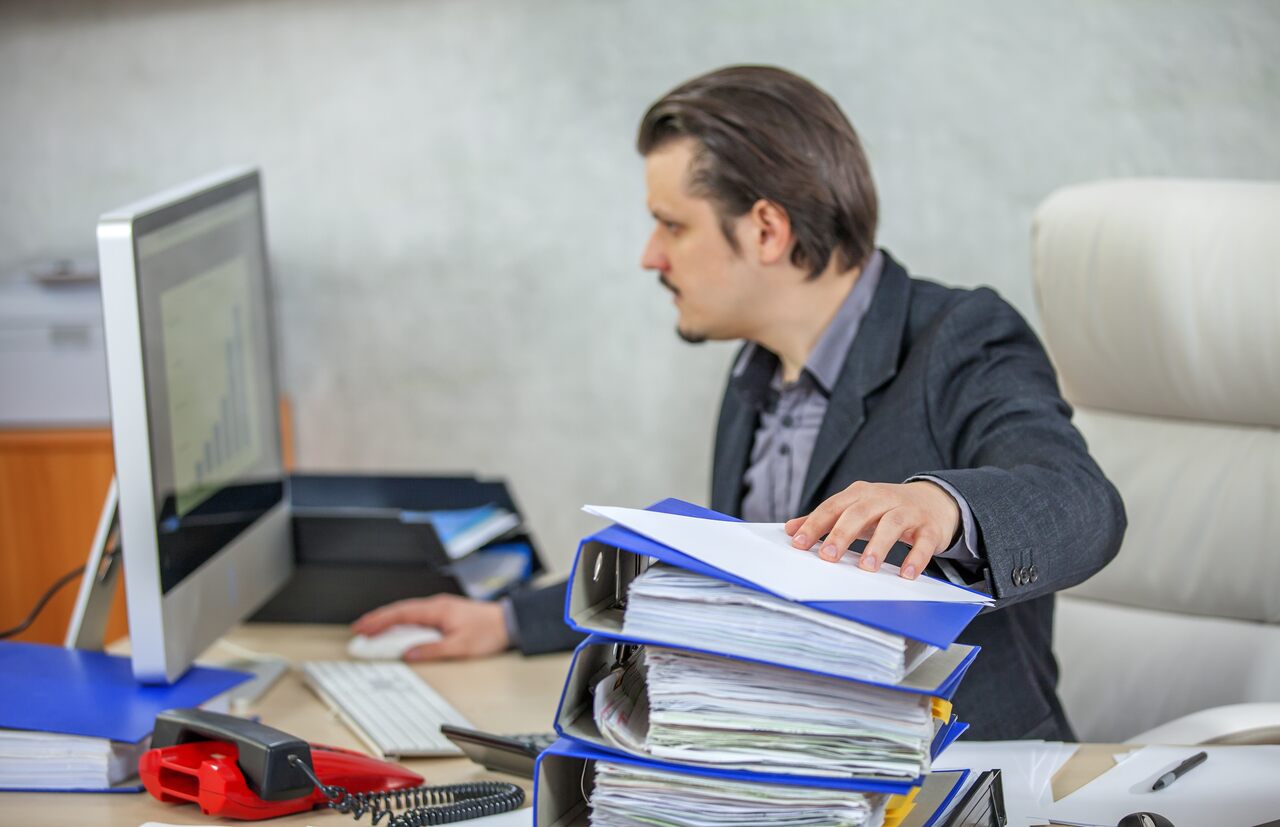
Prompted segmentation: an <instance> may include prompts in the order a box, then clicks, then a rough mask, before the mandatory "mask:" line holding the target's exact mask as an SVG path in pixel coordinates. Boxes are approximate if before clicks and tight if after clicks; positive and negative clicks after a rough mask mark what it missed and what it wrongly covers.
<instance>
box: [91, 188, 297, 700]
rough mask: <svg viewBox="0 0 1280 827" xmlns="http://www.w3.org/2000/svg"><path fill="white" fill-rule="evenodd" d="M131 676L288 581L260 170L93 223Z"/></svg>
mask: <svg viewBox="0 0 1280 827" xmlns="http://www.w3.org/2000/svg"><path fill="white" fill-rule="evenodd" d="M98 256H99V266H100V269H101V278H102V309H103V326H104V330H105V334H106V350H107V373H108V382H109V388H110V397H111V432H112V438H113V441H114V450H115V462H116V481H117V489H116V492H115V495H116V496H117V497H118V500H119V506H118V508H119V523H120V531H119V534H120V542H121V545H122V548H123V562H124V576H125V596H126V599H127V601H128V614H129V635H130V639H131V647H132V652H133V673H134V677H135V678H136V679H137V680H139V681H141V682H145V683H168V682H172V681H174V680H176V679H177V678H179V677H180V676H181V675H182V674H183V673H184V672H185V671H186V670H187V668H188V667H189V666H190V665H191V663H192V661H193V660H194V659H195V658H196V657H197V656H198V655H199V654H200V653H201V652H202V651H203V650H204V649H205V648H207V647H208V646H209V645H210V644H211V643H212V642H214V641H215V640H216V639H217V638H218V637H220V636H221V635H222V634H223V633H224V632H225V631H226V630H227V629H228V628H229V627H231V626H232V625H234V624H235V623H237V622H239V621H240V620H241V619H243V618H244V617H245V616H247V615H248V614H250V613H251V612H253V611H254V610H255V609H257V608H258V607H259V606H260V605H261V604H262V603H264V602H265V601H266V600H267V599H268V598H269V597H270V596H271V595H272V594H273V593H274V592H275V591H276V590H277V589H278V588H279V587H281V586H282V585H284V583H285V582H286V581H287V580H288V579H289V577H290V576H291V575H292V569H293V553H292V546H291V536H290V521H289V511H288V492H287V490H286V480H285V477H284V472H283V467H282V460H281V448H280V424H279V408H278V399H279V395H278V391H277V382H276V371H275V358H274V342H273V332H272V328H273V325H272V306H271V289H270V281H269V274H268V267H267V255H266V243H265V233H264V230H263V217H262V193H261V187H260V182H259V176H258V172H257V171H256V170H253V169H238V170H231V171H227V172H224V173H220V174H217V175H212V176H209V177H207V178H203V179H201V180H199V181H195V182H192V183H190V184H187V185H185V186H182V187H179V188H177V189H174V190H171V191H168V192H165V193H161V194H159V195H156V196H154V197H152V198H148V199H146V200H144V201H141V202H139V203H136V204H132V205H130V206H127V207H123V208H121V209H119V210H114V211H112V212H110V213H107V214H106V215H104V216H102V218H101V219H100V220H99V222H98Z"/></svg>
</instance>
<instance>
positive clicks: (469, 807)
mask: <svg viewBox="0 0 1280 827" xmlns="http://www.w3.org/2000/svg"><path fill="white" fill-rule="evenodd" d="M288 760H289V764H290V765H291V766H293V767H294V768H295V769H298V770H301V771H302V773H303V774H304V775H306V776H307V778H309V779H310V780H311V783H312V784H314V785H315V788H316V789H317V790H319V791H320V794H321V795H323V796H324V797H325V798H327V799H329V801H328V806H329V808H330V809H333V810H337V811H338V812H340V813H345V814H347V815H350V816H351V817H352V818H354V819H355V820H356V821H359V820H360V817H361V816H363V815H364V814H365V813H369V818H370V820H371V821H372V822H373V824H375V825H376V824H377V823H378V822H380V821H382V820H383V819H384V818H386V819H389V821H388V823H387V827H426V826H427V825H434V824H453V823H455V822H458V821H466V820H468V819H472V818H480V817H482V816H491V815H497V814H498V813H506V812H510V811H511V810H515V809H518V808H519V807H520V805H521V804H523V803H524V790H522V789H521V788H519V787H517V786H516V785H515V784H508V783H507V782H505V781H473V782H471V783H469V784H444V785H441V786H438V787H410V788H408V789H399V790H387V791H386V792H378V793H349V792H347V791H346V789H344V788H343V787H339V786H330V785H328V784H325V783H324V782H322V781H321V780H320V779H319V778H318V777H316V774H315V772H314V770H312V768H311V765H310V764H309V763H307V762H306V761H305V760H303V759H302V758H300V757H298V756H297V755H290V756H289V759H288ZM396 810H402V812H400V813H398V814H397V813H396V812H395V811H396Z"/></svg>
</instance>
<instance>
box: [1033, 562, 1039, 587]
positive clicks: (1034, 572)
mask: <svg viewBox="0 0 1280 827" xmlns="http://www.w3.org/2000/svg"><path fill="white" fill-rule="evenodd" d="M1039 579H1040V572H1038V571H1036V567H1035V566H1032V567H1031V582H1032V583H1034V582H1036V581H1037V580H1039Z"/></svg>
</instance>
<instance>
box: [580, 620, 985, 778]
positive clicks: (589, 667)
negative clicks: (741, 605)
mask: <svg viewBox="0 0 1280 827" xmlns="http://www.w3.org/2000/svg"><path fill="white" fill-rule="evenodd" d="M620 642H622V641H621V640H620V639H617V638H611V637H608V636H606V635H591V636H590V637H588V638H587V639H586V640H584V641H583V642H582V643H580V644H579V645H578V648H577V649H575V650H574V653H573V661H572V663H571V664H570V666H569V675H568V677H567V679H566V680H565V684H564V690H563V691H562V692H561V695H560V703H559V705H558V706H557V708H556V719H555V730H556V734H557V735H559V736H560V737H561V739H563V740H566V741H572V742H574V743H578V744H583V745H585V746H588V747H590V748H591V749H594V750H596V751H597V752H600V753H603V754H606V755H614V756H616V755H625V756H628V757H631V758H634V759H635V760H636V761H640V762H647V763H651V764H654V765H655V766H666V767H669V768H672V769H679V770H684V769H686V768H688V769H690V771H693V770H695V769H697V770H701V769H710V768H705V767H698V766H696V765H687V764H682V763H679V762H676V761H667V760H660V759H655V758H651V757H649V756H647V755H635V754H632V753H627V752H624V751H622V750H619V749H617V748H616V747H614V746H612V745H610V744H609V743H608V742H607V741H605V739H604V736H603V735H601V734H600V729H599V727H598V726H597V724H596V723H595V718H594V715H593V710H592V695H591V688H592V687H593V682H594V681H595V680H598V679H599V677H600V675H601V674H602V673H603V672H604V671H605V670H607V669H609V668H611V667H610V663H609V659H610V658H611V654H610V652H611V651H612V649H613V645H614V644H617V643H620ZM662 645H664V646H666V644H662ZM667 648H681V647H670V646H668V647H667ZM721 657H727V658H730V659H734V660H737V659H738V658H733V656H731V655H722V656H721ZM970 662H972V658H970V659H969V660H967V661H966V662H965V664H964V665H963V666H962V667H961V668H959V669H957V672H956V674H955V675H953V676H952V679H951V680H949V681H948V683H954V684H958V683H959V680H960V678H962V677H963V676H964V671H965V669H966V668H967V667H968V664H969V663H970ZM779 668H781V669H786V668H790V667H779ZM796 671H805V670H796ZM850 682H851V683H866V682H865V681H850ZM872 685H879V686H884V685H885V684H872ZM890 688H896V687H890ZM929 694H936V693H929ZM968 728H969V725H968V724H967V723H965V722H963V721H960V720H958V719H957V718H956V716H955V715H954V714H953V715H952V716H951V718H950V719H949V720H948V721H947V722H945V723H944V724H943V725H942V726H940V727H939V728H938V731H937V732H936V733H935V734H934V737H933V741H932V742H931V743H930V745H929V755H930V757H931V758H934V759H936V758H937V757H938V756H939V755H940V754H941V753H942V751H943V750H945V749H946V748H947V747H949V746H951V744H952V743H953V742H954V741H955V740H956V739H957V738H959V737H960V735H961V734H963V733H964V731H965V730H967V729H968ZM715 771H716V772H731V773H732V777H734V778H738V779H741V780H749V781H761V782H768V781H773V780H774V779H775V778H786V779H788V780H789V783H791V784H800V781H799V780H797V779H809V778H810V776H804V775H795V774H782V773H769V774H765V773H760V772H757V771H754V770H732V771H725V770H715ZM825 780H831V779H825ZM844 781H846V782H847V785H846V786H842V787H840V789H870V787H866V786H857V785H875V786H876V790H877V791H879V792H883V791H885V789H889V788H892V789H891V791H892V792H906V791H907V790H909V789H911V787H913V786H917V785H919V784H921V783H922V782H923V781H924V777H923V776H921V777H919V778H916V779H915V780H914V781H910V782H899V781H883V780H870V779H857V778H852V779H844ZM849 785H852V786H849ZM801 786H805V785H803V784H802V785H801ZM808 786H828V785H825V784H821V783H817V780H816V779H815V783H814V784H811V785H808ZM882 788H883V789H882Z"/></svg>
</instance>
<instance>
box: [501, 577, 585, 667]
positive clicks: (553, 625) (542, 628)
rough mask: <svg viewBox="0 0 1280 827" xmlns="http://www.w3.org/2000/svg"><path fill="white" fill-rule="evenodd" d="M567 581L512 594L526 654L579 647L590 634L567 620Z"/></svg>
mask: <svg viewBox="0 0 1280 827" xmlns="http://www.w3.org/2000/svg"><path fill="white" fill-rule="evenodd" d="M567 590H568V583H567V581H562V582H560V583H553V584H552V585H550V586H544V587H542V588H532V589H523V590H521V591H518V592H515V593H514V594H512V595H511V609H512V611H513V612H514V613H515V618H516V630H517V632H518V633H519V638H520V640H519V645H520V651H521V652H522V653H523V654H526V655H541V654H544V653H546V652H562V651H565V650H568V649H572V648H573V647H575V646H577V645H578V644H579V643H580V642H581V641H582V640H583V639H584V638H585V637H586V635H584V634H582V633H581V632H575V631H574V630H573V629H570V628H569V626H568V625H567V624H566V623H565V622H564V600H565V594H566V592H567Z"/></svg>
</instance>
